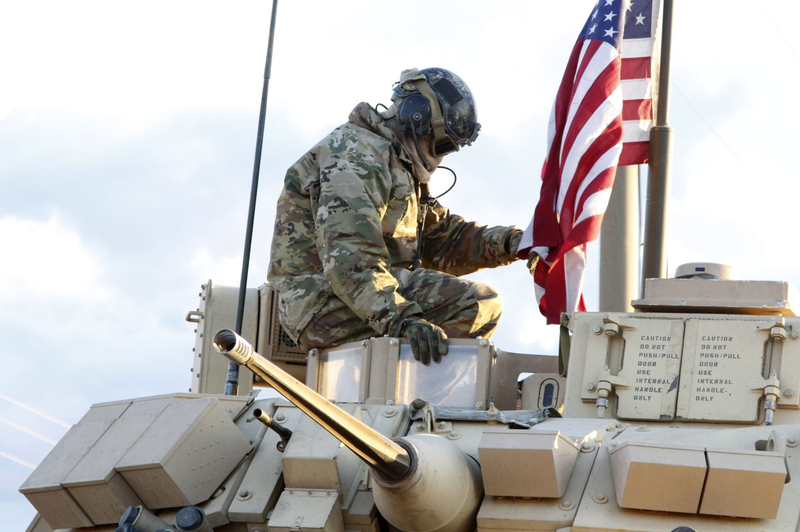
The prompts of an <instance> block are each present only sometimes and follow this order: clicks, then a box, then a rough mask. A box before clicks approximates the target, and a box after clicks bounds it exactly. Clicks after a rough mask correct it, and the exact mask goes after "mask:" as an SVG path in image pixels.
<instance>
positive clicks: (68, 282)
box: [0, 214, 108, 305]
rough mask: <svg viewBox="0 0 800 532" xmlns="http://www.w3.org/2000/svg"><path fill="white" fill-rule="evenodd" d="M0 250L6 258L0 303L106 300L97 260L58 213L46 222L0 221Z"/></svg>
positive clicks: (1, 267)
mask: <svg viewBox="0 0 800 532" xmlns="http://www.w3.org/2000/svg"><path fill="white" fill-rule="evenodd" d="M0 249H3V250H5V256H6V258H5V259H4V260H3V261H0V277H1V278H2V279H3V280H4V282H5V283H6V286H5V288H4V290H3V291H2V292H0V305H19V304H23V303H24V301H23V300H24V299H27V298H30V297H49V298H55V299H59V298H64V297H75V296H77V295H81V297H84V298H86V299H87V300H100V299H103V298H106V297H107V296H108V293H107V290H106V288H105V287H104V286H103V282H102V276H103V274H104V271H105V269H104V267H103V265H102V264H101V261H100V259H99V258H98V257H97V256H96V255H94V254H93V253H92V252H91V251H90V250H89V249H87V247H86V246H85V245H84V243H83V242H82V240H81V237H80V235H79V234H78V233H76V232H75V231H73V230H72V229H70V228H68V227H66V226H65V225H64V224H63V222H62V221H61V220H60V218H59V216H58V215H57V214H53V215H51V216H50V218H49V219H48V220H47V221H46V222H40V221H37V220H29V219H22V218H17V217H13V216H6V217H4V218H0Z"/></svg>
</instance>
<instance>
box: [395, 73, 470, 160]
mask: <svg viewBox="0 0 800 532" xmlns="http://www.w3.org/2000/svg"><path fill="white" fill-rule="evenodd" d="M409 74H410V75H409ZM433 97H435V99H436V102H433V101H431V99H432V98H433ZM392 101H394V102H395V103H396V104H397V105H398V107H399V111H398V117H399V120H400V126H401V128H402V129H403V130H404V131H411V132H413V133H414V134H415V135H416V136H418V137H424V136H426V135H428V134H429V133H430V132H431V130H433V133H434V137H435V139H434V153H435V154H436V155H445V154H447V153H450V152H453V151H458V150H459V149H460V148H461V147H462V146H468V145H470V144H472V143H473V142H474V141H475V139H476V138H477V137H478V131H479V130H480V128H481V125H480V124H479V123H478V112H477V109H476V107H475V98H474V97H473V96H472V91H470V90H469V87H468V86H467V84H466V83H464V80H462V79H461V78H460V77H458V76H457V75H456V74H454V73H452V72H450V71H449V70H446V69H444V68H425V69H423V70H419V71H417V70H415V69H412V70H407V71H404V72H403V75H402V77H401V81H400V82H399V83H397V84H395V86H394V88H393V89H392ZM437 104H438V105H437ZM437 107H438V109H437ZM442 119H443V120H442ZM442 122H443V124H444V128H443V131H442V128H441V123H442Z"/></svg>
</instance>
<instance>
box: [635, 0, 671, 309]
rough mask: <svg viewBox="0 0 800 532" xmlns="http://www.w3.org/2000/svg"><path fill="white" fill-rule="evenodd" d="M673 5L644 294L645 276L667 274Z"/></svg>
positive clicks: (665, 40)
mask: <svg viewBox="0 0 800 532" xmlns="http://www.w3.org/2000/svg"><path fill="white" fill-rule="evenodd" d="M672 8H673V0H664V18H663V21H662V24H661V69H660V75H659V80H658V106H657V109H656V125H655V126H654V127H653V128H652V129H651V130H650V162H649V172H648V178H647V195H646V200H645V208H646V211H645V228H644V250H643V255H642V285H641V295H642V297H644V285H645V280H646V279H653V278H664V277H666V276H667V252H666V228H667V197H668V195H669V178H670V160H671V158H672V137H673V132H672V129H671V128H670V127H669V125H668V121H669V120H668V119H669V74H670V72H669V70H670V50H671V48H672Z"/></svg>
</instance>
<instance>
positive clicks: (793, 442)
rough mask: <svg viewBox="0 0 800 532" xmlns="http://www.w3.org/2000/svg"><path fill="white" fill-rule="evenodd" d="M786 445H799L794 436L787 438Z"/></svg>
mask: <svg viewBox="0 0 800 532" xmlns="http://www.w3.org/2000/svg"><path fill="white" fill-rule="evenodd" d="M786 446H787V447H797V440H796V439H794V438H787V439H786Z"/></svg>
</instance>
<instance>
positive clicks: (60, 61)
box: [0, 0, 800, 530]
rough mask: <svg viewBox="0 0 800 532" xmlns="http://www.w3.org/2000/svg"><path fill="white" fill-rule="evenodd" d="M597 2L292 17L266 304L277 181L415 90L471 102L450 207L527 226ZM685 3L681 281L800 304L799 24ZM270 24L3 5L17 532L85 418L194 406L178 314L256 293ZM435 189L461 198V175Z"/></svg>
mask: <svg viewBox="0 0 800 532" xmlns="http://www.w3.org/2000/svg"><path fill="white" fill-rule="evenodd" d="M635 3H636V0H634V6H635ZM593 4H594V1H593V0H559V1H557V2H544V1H540V0H525V1H522V0H519V1H510V0H494V1H493V2H483V1H477V0H474V1H467V0H448V1H444V0H440V1H436V2H431V1H429V0H426V1H406V2H402V3H400V4H398V3H387V2H376V1H372V2H370V1H366V0H361V1H357V0H343V1H340V2H331V1H330V0H325V1H324V0H284V1H283V2H282V3H281V4H280V6H279V11H278V21H277V33H276V37H275V51H274V57H273V59H274V63H273V68H272V80H271V85H270V93H269V110H268V115H267V124H266V138H265V142H264V153H263V164H262V171H261V186H260V197H259V207H258V212H257V215H256V227H255V240H254V243H253V260H252V263H251V268H250V281H249V286H251V287H257V286H259V285H260V284H262V283H263V282H264V281H265V276H266V269H267V263H268V255H269V244H270V239H271V225H272V221H273V217H274V204H275V200H276V198H277V195H278V193H279V191H280V187H281V184H282V180H283V174H284V171H285V169H286V168H287V167H288V166H289V165H291V164H292V163H293V162H294V161H295V160H296V159H297V158H299V157H300V155H302V153H303V152H304V151H305V150H306V149H307V148H309V147H310V146H312V145H313V144H314V143H315V142H316V141H317V140H319V139H320V138H322V137H323V136H324V135H325V134H327V133H328V131H330V130H331V129H332V128H333V127H336V126H337V125H339V124H340V123H342V122H344V121H345V120H346V119H347V116H348V114H349V112H350V110H351V109H352V108H353V107H354V106H355V105H356V104H357V103H358V102H360V101H367V102H369V103H371V104H373V105H374V104H377V103H379V102H382V103H384V104H388V103H389V96H390V90H391V86H392V83H393V82H394V81H395V80H397V79H398V76H399V73H400V71H401V70H403V69H405V68H409V67H419V68H425V67H428V66H441V67H445V68H448V69H450V70H453V71H454V72H456V73H458V74H459V75H460V76H461V77H462V78H464V80H466V82H467V83H468V84H469V85H470V87H471V88H472V90H473V92H474V94H475V97H476V100H477V103H478V108H479V119H480V122H481V124H482V125H483V128H482V130H481V135H480V138H479V139H478V141H477V142H476V144H475V145H474V146H472V147H470V148H468V149H466V150H463V151H461V152H459V153H458V154H455V155H452V156H450V157H448V158H447V160H446V163H445V164H446V165H447V166H450V167H452V168H453V169H454V170H455V171H456V172H457V174H458V184H457V186H456V188H455V189H454V190H453V191H452V192H451V193H450V194H448V195H447V196H446V197H444V198H443V199H442V202H443V203H444V204H445V205H447V206H449V207H450V208H451V209H452V210H453V211H454V212H456V213H458V214H461V215H463V216H465V217H467V218H470V219H476V220H478V221H481V222H484V223H487V224H493V225H494V224H504V225H511V224H516V225H519V226H521V227H524V226H525V225H527V223H528V221H529V219H530V216H531V214H532V212H533V208H534V206H535V204H536V200H537V198H538V185H539V178H538V175H539V170H540V168H541V165H542V161H543V157H544V149H545V134H546V129H547V119H548V117H549V113H550V108H551V105H552V101H553V97H554V95H555V91H556V88H557V86H558V83H559V81H560V78H561V75H562V73H563V68H564V66H565V64H566V60H567V57H568V55H569V52H570V50H571V48H572V44H573V42H574V40H575V38H576V36H577V34H578V32H579V30H580V29H581V27H582V26H583V23H584V21H585V19H586V17H587V16H588V15H589V12H590V10H591V7H592V6H593ZM677 4H678V5H677V6H676V15H675V33H674V45H673V63H672V80H673V86H672V92H671V96H672V97H671V114H670V125H672V127H673V128H674V129H675V144H674V156H675V157H674V165H673V174H672V189H671V196H670V207H669V219H670V226H669V232H668V251H669V264H670V266H669V271H670V273H672V272H674V268H675V266H677V265H679V264H681V263H684V262H692V261H711V262H721V263H727V264H731V265H734V266H736V267H738V268H739V271H740V273H741V275H742V277H743V278H746V279H768V280H784V281H789V282H791V283H793V284H794V285H800V269H798V268H797V267H796V262H797V260H798V259H800V253H799V252H798V251H797V249H798V248H797V246H796V245H795V244H794V242H793V240H792V239H793V237H792V235H793V234H794V233H793V230H792V229H791V228H792V227H793V226H794V225H795V224H796V216H797V212H798V207H797V200H796V198H797V197H800V179H798V170H797V168H796V163H795V154H796V153H797V144H798V142H797V141H798V134H797V124H798V123H800V110H799V106H797V105H796V104H792V103H790V102H791V100H790V98H791V97H793V96H794V94H793V92H794V91H796V88H797V87H798V86H800V55H798V51H800V45H798V44H797V41H796V40H795V39H794V38H793V37H792V38H791V39H790V38H789V36H790V35H793V30H794V27H793V26H794V25H795V24H796V21H797V20H798V15H800V4H798V3H797V2H796V1H795V0H776V1H773V2H769V3H768V4H767V3H758V2H744V1H741V0H727V1H722V0H704V1H703V2H677ZM270 9H271V5H270V2H267V1H263V2H252V1H237V2H227V3H220V2H206V1H198V0H193V1H191V2H190V1H188V0H184V1H170V0H158V1H139V2H108V1H94V2H90V1H85V0H74V1H71V2H61V1H45V0H27V1H25V2H5V3H3V4H0V79H1V80H2V82H0V279H2V288H0V334H1V335H2V336H1V337H0V360H2V363H3V366H4V367H3V369H2V371H0V528H2V530H24V529H25V527H26V526H27V524H28V523H29V522H30V520H31V519H32V517H33V515H34V513H35V511H34V509H33V508H32V507H31V506H30V505H29V504H28V503H27V501H26V500H25V499H24V497H23V496H22V495H20V494H19V493H18V492H17V489H18V488H19V486H20V485H21V484H22V483H23V482H24V480H25V479H26V478H27V477H28V475H30V473H31V471H32V468H33V467H34V466H35V465H36V464H38V463H39V462H40V461H41V460H42V459H43V458H44V456H46V454H47V453H48V452H49V451H50V450H51V449H52V446H53V442H54V441H56V440H58V439H59V438H60V437H61V436H62V435H63V434H64V433H65V432H66V430H67V427H68V426H70V425H71V424H73V423H75V422H76V421H77V420H78V419H79V418H80V417H81V416H82V415H83V414H84V413H85V412H86V410H87V409H88V408H89V407H90V406H91V405H92V404H94V403H98V402H105V401H111V400H119V399H127V398H133V397H140V396H147V395H155V394H163V393H170V392H177V391H187V390H188V388H189V386H190V384H191V379H190V378H191V375H190V371H189V369H190V367H191V362H192V361H191V349H192V347H193V346H194V337H193V328H194V326H193V325H192V324H189V323H186V322H185V321H184V316H185V315H186V313H187V312H188V311H190V310H194V309H195V308H196V307H197V306H198V297H197V294H198V292H199V289H200V285H201V284H202V283H204V282H206V281H207V280H208V279H213V281H214V282H215V283H219V284H229V285H237V284H238V282H239V275H240V273H239V272H240V267H241V254H242V248H243V239H244V230H245V222H246V216H247V202H248V196H249V191H250V179H251V174H252V164H253V153H254V147H255V137H256V127H257V120H258V107H259V99H260V94H261V87H262V80H263V72H264V59H265V54H266V43H267V35H268V28H269V11H270ZM634 9H635V7H634ZM786 91H788V96H783V94H784V92H786ZM785 102H787V103H785ZM437 178H438V179H437ZM434 179H435V181H436V180H438V181H439V183H438V184H437V186H440V187H441V189H444V188H446V186H449V182H450V177H449V174H447V173H444V172H442V173H441V174H439V175H436V176H435V178H434ZM597 256H598V253H597V252H596V249H590V256H589V263H590V270H589V278H588V279H587V290H586V295H587V303H588V305H589V307H590V310H592V309H597V280H596V276H597V262H596V258H597ZM474 277H476V278H478V279H480V280H483V281H486V282H488V283H490V284H492V285H494V286H495V287H496V288H498V289H499V291H500V293H501V296H502V297H503V299H504V301H505V302H506V313H505V315H504V319H503V322H502V323H501V327H500V330H499V331H498V333H497V335H496V336H495V338H494V340H495V343H496V344H497V345H498V346H499V347H500V348H501V349H504V350H506V351H516V352H526V353H550V354H554V353H555V349H556V343H557V329H556V328H555V327H546V326H545V325H544V318H542V317H541V316H540V315H539V313H538V310H537V309H536V306H535V303H534V296H533V287H532V283H531V280H530V277H529V276H528V274H527V271H526V269H525V267H524V265H523V264H522V263H517V264H514V265H512V266H509V267H506V268H502V269H499V270H496V271H490V272H485V273H480V274H477V275H476V276H474Z"/></svg>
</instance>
